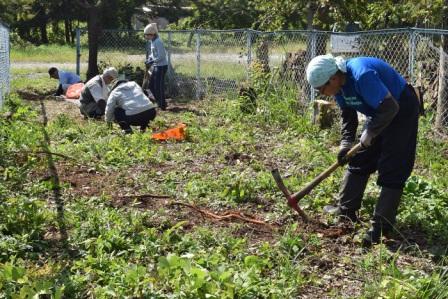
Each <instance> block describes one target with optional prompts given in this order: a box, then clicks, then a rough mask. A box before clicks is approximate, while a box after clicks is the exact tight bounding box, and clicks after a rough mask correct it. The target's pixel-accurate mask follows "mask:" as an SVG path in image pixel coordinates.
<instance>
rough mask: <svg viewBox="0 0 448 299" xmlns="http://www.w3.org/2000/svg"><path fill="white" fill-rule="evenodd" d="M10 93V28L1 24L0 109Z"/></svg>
mask: <svg viewBox="0 0 448 299" xmlns="http://www.w3.org/2000/svg"><path fill="white" fill-rule="evenodd" d="M8 92H9V27H8V26H7V25H5V24H3V23H2V22H0V108H1V107H2V106H3V98H4V96H5V94H6V93H8Z"/></svg>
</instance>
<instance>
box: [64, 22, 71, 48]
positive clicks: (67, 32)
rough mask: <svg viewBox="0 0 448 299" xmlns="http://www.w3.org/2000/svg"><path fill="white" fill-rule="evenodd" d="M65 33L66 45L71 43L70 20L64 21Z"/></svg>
mask: <svg viewBox="0 0 448 299" xmlns="http://www.w3.org/2000/svg"><path fill="white" fill-rule="evenodd" d="M64 31H65V43H66V44H69V43H70V31H71V29H70V20H69V19H68V18H65V19H64Z"/></svg>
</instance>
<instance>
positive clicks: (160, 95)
mask: <svg viewBox="0 0 448 299" xmlns="http://www.w3.org/2000/svg"><path fill="white" fill-rule="evenodd" d="M167 70H168V66H167V65H163V66H154V69H153V71H152V75H151V81H150V82H149V89H150V90H151V92H152V93H153V95H154V97H155V98H156V101H157V105H159V107H160V109H162V110H166V106H167V104H166V101H165V75H166V72H167Z"/></svg>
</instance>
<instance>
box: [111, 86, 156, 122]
mask: <svg viewBox="0 0 448 299" xmlns="http://www.w3.org/2000/svg"><path fill="white" fill-rule="evenodd" d="M155 107H157V105H156V104H154V103H152V102H151V101H150V100H149V99H148V97H147V96H146V95H145V94H144V93H143V89H142V88H141V87H140V86H139V85H138V84H137V83H135V82H133V81H129V82H125V83H121V84H120V85H118V86H117V87H116V88H115V89H114V90H113V91H112V92H111V93H110V95H109V98H108V99H107V105H106V115H105V118H106V121H107V122H111V121H113V120H114V112H115V108H121V109H123V110H124V111H125V113H126V115H135V114H139V113H141V112H143V111H146V110H149V109H152V108H155Z"/></svg>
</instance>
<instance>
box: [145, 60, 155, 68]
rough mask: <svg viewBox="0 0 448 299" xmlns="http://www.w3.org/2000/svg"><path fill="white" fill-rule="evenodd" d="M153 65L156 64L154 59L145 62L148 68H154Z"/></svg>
mask: <svg viewBox="0 0 448 299" xmlns="http://www.w3.org/2000/svg"><path fill="white" fill-rule="evenodd" d="M153 64H154V59H152V58H149V59H148V60H146V61H145V65H146V66H147V67H150V66H152V65H153Z"/></svg>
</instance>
